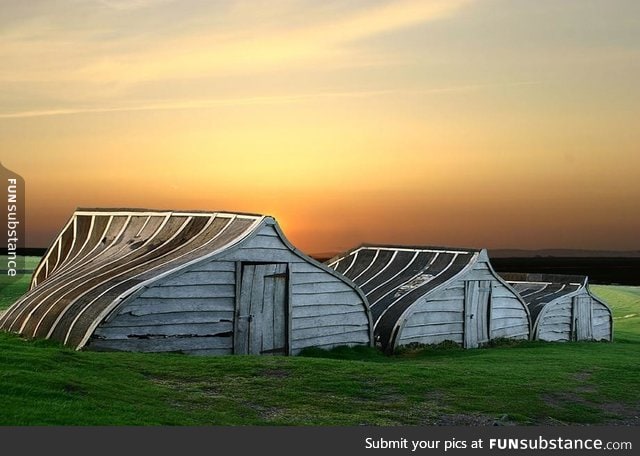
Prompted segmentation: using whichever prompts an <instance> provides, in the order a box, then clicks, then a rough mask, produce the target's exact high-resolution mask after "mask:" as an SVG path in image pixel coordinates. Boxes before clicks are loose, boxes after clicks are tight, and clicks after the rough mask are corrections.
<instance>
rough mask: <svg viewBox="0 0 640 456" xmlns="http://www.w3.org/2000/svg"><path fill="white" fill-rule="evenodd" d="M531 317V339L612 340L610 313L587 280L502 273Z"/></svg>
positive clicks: (577, 277)
mask: <svg viewBox="0 0 640 456" xmlns="http://www.w3.org/2000/svg"><path fill="white" fill-rule="evenodd" d="M500 275H501V276H502V278H504V279H505V280H507V281H508V282H509V284H510V285H511V286H512V287H513V288H514V289H515V290H516V291H517V292H518V293H519V294H520V296H522V299H524V301H525V302H526V303H527V306H528V307H529V312H530V313H531V321H532V323H533V324H532V329H531V337H532V338H533V339H537V340H546V341H551V342H561V341H564V342H566V341H572V340H606V341H610V340H611V339H612V337H613V319H612V316H611V309H609V307H608V306H607V305H606V304H605V303H604V302H602V301H600V300H599V299H598V298H596V297H595V296H593V295H592V294H591V291H589V283H588V278H587V277H585V276H570V275H559V274H554V275H552V274H522V273H501V274H500Z"/></svg>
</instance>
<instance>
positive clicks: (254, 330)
mask: <svg viewBox="0 0 640 456" xmlns="http://www.w3.org/2000/svg"><path fill="white" fill-rule="evenodd" d="M270 266H271V265H262V264H259V265H256V266H254V268H255V269H254V275H253V282H252V284H251V299H250V304H249V306H250V307H249V308H250V310H249V313H250V314H251V316H252V317H251V319H250V321H249V354H250V355H259V354H260V352H261V351H262V336H263V334H264V329H265V328H264V321H263V314H262V311H263V309H262V306H263V304H264V276H265V275H266V274H267V273H268V272H267V269H268V268H270Z"/></svg>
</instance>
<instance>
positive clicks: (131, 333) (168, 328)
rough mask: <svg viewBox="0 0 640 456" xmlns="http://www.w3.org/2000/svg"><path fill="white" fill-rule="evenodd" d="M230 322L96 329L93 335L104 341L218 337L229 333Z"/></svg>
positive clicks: (230, 328) (231, 327)
mask: <svg viewBox="0 0 640 456" xmlns="http://www.w3.org/2000/svg"><path fill="white" fill-rule="evenodd" d="M232 330H233V323H232V322H230V321H229V322H218V323H188V324H167V325H153V326H117V327H114V326H107V327H98V328H97V329H96V330H95V332H94V334H95V335H96V336H99V337H101V338H105V339H128V338H131V337H141V336H218V335H220V334H223V333H231V331H232Z"/></svg>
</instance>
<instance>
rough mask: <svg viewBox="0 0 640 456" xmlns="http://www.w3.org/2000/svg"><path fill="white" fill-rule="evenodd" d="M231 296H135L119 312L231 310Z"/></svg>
mask: <svg viewBox="0 0 640 456" xmlns="http://www.w3.org/2000/svg"><path fill="white" fill-rule="evenodd" d="M234 306H235V302H234V298H233V297H226V298H137V299H136V300H135V301H133V302H131V303H129V304H127V305H126V306H124V307H123V308H122V309H121V310H120V314H123V315H124V314H131V315H134V316H142V315H149V314H161V313H173V312H213V311H223V312H226V311H229V312H233V308H234Z"/></svg>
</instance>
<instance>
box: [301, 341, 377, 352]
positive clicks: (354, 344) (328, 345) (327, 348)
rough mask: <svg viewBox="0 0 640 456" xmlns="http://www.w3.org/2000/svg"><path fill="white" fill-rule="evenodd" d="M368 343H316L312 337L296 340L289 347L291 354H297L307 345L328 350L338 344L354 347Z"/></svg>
mask: <svg viewBox="0 0 640 456" xmlns="http://www.w3.org/2000/svg"><path fill="white" fill-rule="evenodd" d="M368 344H369V342H342V343H337V344H336V343H331V342H328V343H324V344H316V343H313V339H307V340H301V341H298V345H296V346H295V347H294V348H292V349H291V353H292V354H293V355H297V354H299V353H300V352H301V351H302V350H303V349H305V348H307V347H315V348H321V349H323V350H330V349H332V348H335V347H338V346H347V347H355V346H358V345H368Z"/></svg>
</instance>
